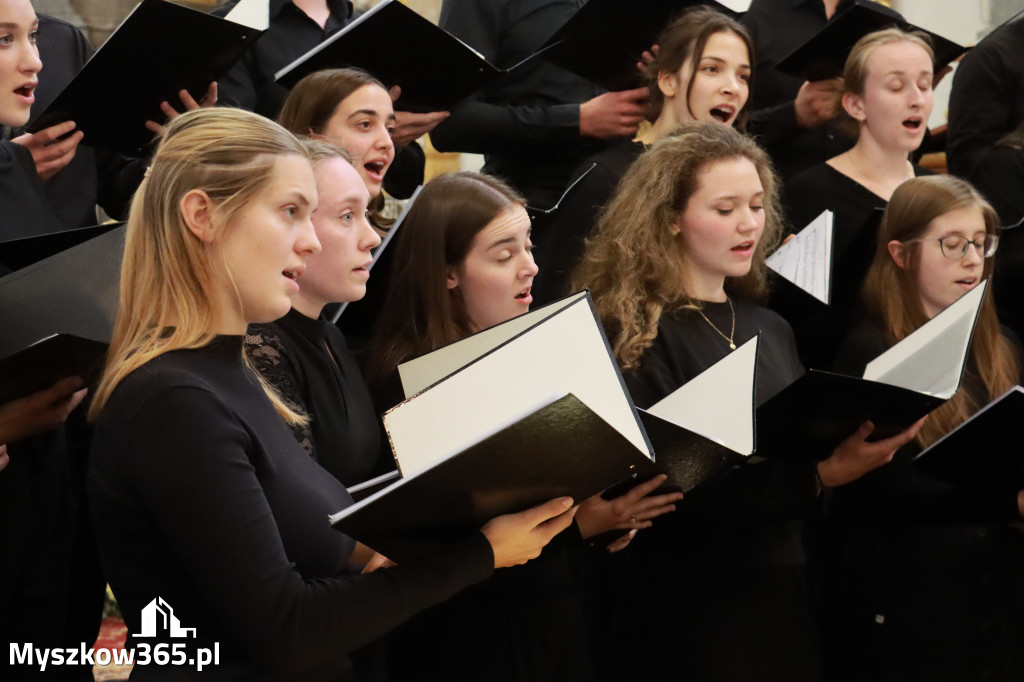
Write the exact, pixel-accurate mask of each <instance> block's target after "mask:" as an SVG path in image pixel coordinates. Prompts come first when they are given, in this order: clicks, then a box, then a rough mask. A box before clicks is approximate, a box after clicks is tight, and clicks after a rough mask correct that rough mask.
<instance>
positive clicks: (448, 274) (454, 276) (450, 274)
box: [444, 268, 459, 289]
mask: <svg viewBox="0 0 1024 682" xmlns="http://www.w3.org/2000/svg"><path fill="white" fill-rule="evenodd" d="M444 275H445V280H446V284H447V285H448V288H449V289H454V288H455V287H457V286H459V275H458V273H456V272H455V268H445V269H444Z"/></svg>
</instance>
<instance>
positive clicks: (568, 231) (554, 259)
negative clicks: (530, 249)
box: [533, 140, 644, 305]
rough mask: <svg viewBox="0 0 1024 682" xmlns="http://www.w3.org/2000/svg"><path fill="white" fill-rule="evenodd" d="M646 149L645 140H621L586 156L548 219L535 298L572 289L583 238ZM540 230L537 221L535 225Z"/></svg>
mask: <svg viewBox="0 0 1024 682" xmlns="http://www.w3.org/2000/svg"><path fill="white" fill-rule="evenodd" d="M643 151H644V145H643V143H642V142H637V141H636V140H630V141H623V142H621V143H619V144H616V145H612V146H611V147H609V148H608V149H606V150H605V151H603V152H601V153H599V154H595V155H594V156H592V157H590V158H589V159H587V160H586V161H584V162H583V165H581V166H580V167H579V168H577V169H576V172H575V173H573V177H572V180H570V181H569V184H570V185H572V183H573V182H574V181H575V180H576V178H580V176H582V179H581V180H580V181H579V184H577V185H575V186H573V187H572V190H571V191H570V192H569V193H568V194H567V195H566V196H565V197H564V198H563V199H562V203H561V206H560V207H559V208H558V209H556V210H555V212H554V215H553V216H552V217H551V218H549V219H547V220H545V221H544V224H543V228H542V230H543V232H542V235H539V240H538V239H537V238H535V241H538V246H537V248H535V249H534V251H535V253H536V255H537V267H538V269H539V271H538V273H537V277H536V278H534V281H533V298H534V301H536V302H537V303H538V304H541V305H542V304H544V303H548V302H550V301H554V300H555V299H557V298H560V297H562V296H565V295H567V294H569V293H570V292H569V289H570V286H569V280H570V278H571V277H572V271H573V269H574V268H575V267H576V266H577V265H578V264H579V262H580V260H581V259H582V258H583V251H584V246H585V241H586V239H587V237H589V236H590V235H591V234H592V233H593V232H594V230H595V229H596V228H597V218H598V216H599V215H600V213H601V209H602V208H604V206H605V205H606V204H607V203H608V202H609V201H611V198H612V197H613V196H614V195H615V187H616V186H617V185H618V184H619V180H621V179H622V176H624V175H625V174H626V171H627V170H628V169H629V167H630V165H631V164H632V163H633V162H634V161H636V159H637V157H639V156H640V154H642V153H643ZM534 231H535V232H536V231H537V225H534Z"/></svg>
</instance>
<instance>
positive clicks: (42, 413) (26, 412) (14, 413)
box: [0, 377, 87, 469]
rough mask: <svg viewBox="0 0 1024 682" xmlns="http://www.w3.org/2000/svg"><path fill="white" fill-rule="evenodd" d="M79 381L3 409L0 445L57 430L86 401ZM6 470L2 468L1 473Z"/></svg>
mask: <svg viewBox="0 0 1024 682" xmlns="http://www.w3.org/2000/svg"><path fill="white" fill-rule="evenodd" d="M84 386H85V382H84V381H82V379H80V378H79V377H68V378H66V379H62V380H60V381H58V382H57V383H55V384H54V385H53V386H50V387H49V388H46V389H43V390H42V391H38V392H36V393H33V394H31V395H28V396H25V397H24V398H18V399H17V400H12V401H11V402H8V403H4V404H2V405H0V444H7V443H13V442H14V441H17V440H20V439H22V438H26V437H28V436H32V435H35V434H37V433H43V432H44V431H49V430H50V429H55V428H57V427H58V426H60V425H61V424H63V423H64V420H65V419H67V418H68V415H69V414H71V411H72V410H74V409H75V408H76V407H78V405H79V403H81V402H82V399H83V398H85V394H86V391H87V389H86V388H84ZM2 468H3V467H0V469H2Z"/></svg>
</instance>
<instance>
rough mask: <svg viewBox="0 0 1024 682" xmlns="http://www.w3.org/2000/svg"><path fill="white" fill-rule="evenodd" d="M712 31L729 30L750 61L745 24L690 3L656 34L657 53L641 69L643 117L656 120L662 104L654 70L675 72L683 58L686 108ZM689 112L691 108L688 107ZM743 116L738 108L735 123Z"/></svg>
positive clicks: (750, 42)
mask: <svg viewBox="0 0 1024 682" xmlns="http://www.w3.org/2000/svg"><path fill="white" fill-rule="evenodd" d="M716 33H732V34H734V35H735V36H737V37H738V38H739V39H740V40H742V41H743V43H744V44H745V45H746V46H747V55H748V56H749V58H750V61H751V63H753V61H754V41H753V40H752V39H751V38H750V33H749V32H748V31H747V29H746V27H745V26H743V24H741V23H740V22H738V21H736V20H735V19H733V18H732V17H729V16H727V15H725V14H722V13H721V12H718V11H716V10H713V9H711V8H710V7H705V6H703V5H702V6H700V7H693V8H690V9H688V10H686V11H685V12H683V13H682V14H680V15H679V16H678V17H676V18H675V19H674V20H672V22H671V23H669V24H668V26H666V27H665V28H664V30H662V32H661V35H659V36H658V40H657V45H658V54H657V55H655V57H654V60H653V61H651V62H650V63H649V64H647V66H646V68H645V69H644V79H645V81H646V83H647V89H648V91H649V92H650V95H649V96H648V99H647V119H648V120H649V121H652V122H653V121H655V120H657V118H658V116H659V115H660V114H661V109H662V107H664V106H665V95H664V93H662V92H661V88H660V87H659V86H658V74H659V73H661V72H663V71H664V72H666V73H676V72H678V71H679V69H681V68H682V67H683V64H685V63H686V62H687V61H689V62H690V80H689V81H687V83H686V88H685V93H686V94H685V95H684V96H685V97H686V109H687V111H690V93H691V92H692V91H693V80H694V78H695V77H696V76H697V71H698V67H699V66H700V60H701V57H703V56H704V48H705V46H707V44H708V40H709V39H710V38H711V36H713V35H715V34H716ZM690 115H691V116H693V111H690ZM745 119H746V113H745V111H743V112H740V116H739V118H737V121H736V123H737V125H740V124H742V122H743V121H744V120H745Z"/></svg>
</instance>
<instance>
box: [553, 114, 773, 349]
mask: <svg viewBox="0 0 1024 682" xmlns="http://www.w3.org/2000/svg"><path fill="white" fill-rule="evenodd" d="M736 158H745V159H748V160H750V162H751V163H753V164H754V166H755V167H756V168H757V174H758V176H759V177H760V179H761V185H762V187H763V188H764V213H765V227H764V234H763V235H762V237H761V239H760V241H758V244H757V249H756V251H755V252H754V258H753V262H752V264H751V268H750V272H748V273H747V274H746V275H744V276H743V277H739V278H736V279H730V280H727V281H726V289H727V291H729V292H730V293H731V294H734V295H737V296H740V297H744V298H749V299H759V298H762V297H763V296H764V295H765V293H766V290H767V276H766V268H765V258H766V254H767V253H768V252H769V251H770V250H771V249H772V247H773V246H774V245H775V243H776V242H777V241H778V239H779V236H780V234H781V231H782V221H781V217H780V213H779V207H778V206H779V203H778V189H777V182H776V179H775V173H774V171H773V170H772V164H771V161H770V160H769V159H768V155H767V154H765V152H764V151H763V150H762V149H761V148H760V147H758V146H757V144H755V143H754V141H753V140H751V139H750V138H748V137H746V136H745V135H743V134H742V133H740V132H738V131H736V130H734V129H733V128H730V127H727V126H723V125H721V124H718V123H710V122H703V123H702V122H691V123H686V124H684V125H682V126H680V127H679V129H678V130H677V131H676V132H675V133H673V134H672V135H669V136H668V137H665V138H663V139H661V140H659V141H658V142H656V143H655V144H654V145H653V146H652V147H651V148H650V150H648V151H647V152H645V153H644V154H642V155H641V156H640V158H638V159H637V160H636V161H635V162H634V163H633V165H632V166H631V167H630V168H629V170H628V171H626V174H625V175H624V176H623V178H622V181H621V182H620V183H619V186H618V188H617V189H616V192H615V196H614V198H612V200H611V203H610V204H609V205H608V207H607V208H606V209H605V210H604V212H603V213H602V214H601V217H600V220H599V222H598V227H597V232H596V233H595V234H594V236H593V238H591V239H590V240H588V241H587V248H586V252H585V253H584V256H583V260H582V262H581V263H580V265H579V266H578V267H577V268H576V270H575V271H574V272H573V278H572V281H573V288H574V289H580V288H584V287H586V288H589V289H590V292H591V294H592V295H593V297H594V305H595V307H596V308H597V312H598V315H599V316H600V318H601V321H602V322H603V323H604V324H605V325H606V327H607V328H608V329H609V330H610V331H611V333H612V336H613V341H612V348H613V350H614V351H615V356H616V358H617V359H618V361H619V364H620V365H621V366H622V367H623V368H624V369H625V368H629V367H632V366H633V365H635V364H636V363H637V362H638V361H639V360H640V357H641V356H642V355H643V353H644V351H645V350H647V348H649V347H650V346H651V344H652V343H653V342H654V338H655V336H657V333H658V321H659V320H660V319H661V315H662V313H663V312H666V311H673V310H679V309H682V308H699V306H700V302H699V301H697V300H696V299H695V298H694V297H693V296H692V294H690V292H688V291H687V290H686V285H685V282H684V279H683V278H684V274H685V273H684V272H683V269H682V262H683V258H682V256H683V250H684V249H685V246H684V244H683V240H682V239H678V238H677V237H676V235H674V234H673V233H672V230H671V226H672V225H673V224H675V223H677V222H678V220H679V217H680V215H682V213H683V212H684V211H685V210H686V205H687V203H688V202H689V200H690V197H691V196H692V195H693V194H694V192H696V191H697V188H698V185H699V182H700V175H701V173H702V172H703V171H704V170H705V169H706V168H707V167H708V166H709V165H710V164H712V163H715V162H717V161H726V160H730V159H736Z"/></svg>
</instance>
